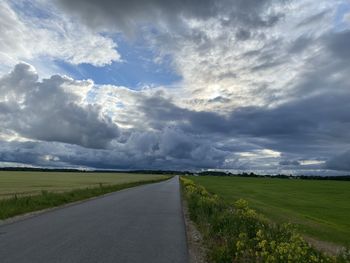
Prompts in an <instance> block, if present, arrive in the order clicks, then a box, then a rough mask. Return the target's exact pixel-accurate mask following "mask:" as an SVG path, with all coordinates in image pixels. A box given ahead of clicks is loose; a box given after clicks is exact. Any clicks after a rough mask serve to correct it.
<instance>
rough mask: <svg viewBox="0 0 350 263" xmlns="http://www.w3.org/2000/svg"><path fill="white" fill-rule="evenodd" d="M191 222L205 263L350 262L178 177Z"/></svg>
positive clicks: (346, 255)
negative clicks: (204, 248)
mask: <svg viewBox="0 0 350 263" xmlns="http://www.w3.org/2000/svg"><path fill="white" fill-rule="evenodd" d="M181 181H182V185H183V189H184V195H185V198H186V199H187V202H188V207H189V212H190V217H191V219H192V220H193V221H194V222H195V223H196V224H197V226H198V228H199V230H200V231H201V232H202V234H203V237H204V240H205V243H206V245H207V248H208V250H209V251H208V257H209V258H208V260H209V262H213V263H214V262H218V263H226V262H227V263H229V262H271V263H279V262H281V263H282V262H283V263H285V262H295V263H303V262H305V263H306V262H350V253H349V251H344V252H343V253H342V254H340V255H338V256H337V257H332V256H328V255H326V254H323V253H321V252H319V251H317V250H316V249H314V248H313V247H311V246H310V245H309V244H308V243H307V242H306V241H305V240H304V239H303V238H302V237H301V235H299V234H298V233H297V232H296V231H295V230H294V229H293V227H292V226H291V225H289V224H282V225H280V224H272V223H271V222H270V221H268V220H267V219H265V218H264V217H263V216H262V215H260V214H258V213H257V212H256V211H255V210H252V209H250V208H249V206H248V203H247V202H246V201H245V200H242V199H240V200H238V201H236V202H235V203H234V204H229V203H227V202H225V201H223V199H221V198H220V197H219V196H217V195H213V194H210V193H209V192H208V191H206V189H205V188H204V187H202V186H199V185H196V184H195V183H194V182H193V181H191V180H189V179H185V178H181Z"/></svg>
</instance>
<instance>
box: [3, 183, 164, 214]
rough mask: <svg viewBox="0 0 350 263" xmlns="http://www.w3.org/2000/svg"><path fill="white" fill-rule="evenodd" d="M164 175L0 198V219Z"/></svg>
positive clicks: (77, 199)
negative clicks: (112, 183) (59, 191)
mask: <svg viewBox="0 0 350 263" xmlns="http://www.w3.org/2000/svg"><path fill="white" fill-rule="evenodd" d="M169 178H170V177H164V178H161V179H153V180H145V181H138V182H130V183H123V184H117V185H102V184H100V185H99V187H93V188H80V189H75V190H71V191H67V192H62V193H55V192H48V191H46V190H43V191H42V192H41V194H39V195H34V196H24V197H17V195H14V196H13V197H12V198H8V199H2V200H0V220H3V219H7V218H10V217H13V216H17V215H21V214H25V213H29V212H33V211H38V210H42V209H46V208H50V207H56V206H60V205H64V204H68V203H72V202H76V201H80V200H84V199H88V198H91V197H95V196H100V195H104V194H107V193H111V192H115V191H119V190H122V189H125V188H130V187H135V186H139V185H143V184H150V183H156V182H160V181H164V180H167V179H169Z"/></svg>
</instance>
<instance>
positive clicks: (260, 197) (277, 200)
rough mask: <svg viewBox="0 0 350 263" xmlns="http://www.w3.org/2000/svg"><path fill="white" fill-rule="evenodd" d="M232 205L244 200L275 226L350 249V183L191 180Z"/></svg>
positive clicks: (222, 178) (253, 179) (232, 178)
mask: <svg viewBox="0 0 350 263" xmlns="http://www.w3.org/2000/svg"><path fill="white" fill-rule="evenodd" d="M190 178H191V179H192V180H193V181H194V182H196V183H199V184H200V185H202V186H204V187H205V188H206V189H207V190H208V191H209V192H211V193H215V194H218V195H219V196H221V197H222V198H224V199H225V200H226V201H228V202H234V201H236V200H237V199H240V198H243V199H245V200H247V201H248V202H249V205H250V207H252V208H254V209H255V210H257V211H259V212H260V213H262V214H263V215H264V216H265V217H267V218H268V219H270V220H271V221H273V222H278V223H284V222H291V223H293V224H295V225H296V226H297V228H298V230H299V232H301V233H303V234H304V235H306V236H308V237H312V238H315V239H317V240H321V241H327V242H331V243H335V244H339V245H345V246H349V245H350V182H349V181H321V180H289V179H277V178H244V177H210V176H199V177H190Z"/></svg>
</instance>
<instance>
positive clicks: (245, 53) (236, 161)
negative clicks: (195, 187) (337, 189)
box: [0, 0, 350, 175]
mask: <svg viewBox="0 0 350 263" xmlns="http://www.w3.org/2000/svg"><path fill="white" fill-rule="evenodd" d="M0 123H1V125H0V166H33V167H51V168H56V167H59V168H63V167H65V168H81V169H90V168H93V169H94V168H95V169H121V170H124V169H162V170H193V171H195V170H208V169H217V170H226V171H234V172H243V171H248V172H257V173H271V174H276V173H292V174H313V175H339V174H349V172H350V132H349V130H350V2H349V1H346V0H319V1H314V0H279V1H277V0H221V1H214V0H200V1H199V0H190V1H188V0H178V1H172V0H149V1H142V0H128V1H120V0H99V1H97V0H75V1H70V0H52V1H48V0H16V1H15V0H3V1H1V2H0Z"/></svg>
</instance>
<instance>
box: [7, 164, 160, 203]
mask: <svg viewBox="0 0 350 263" xmlns="http://www.w3.org/2000/svg"><path fill="white" fill-rule="evenodd" d="M159 178H164V176H162V175H148V174H131V173H74V172H22V171H21V172H13V171H11V172H8V171H0V199H4V198H10V197H13V196H14V195H15V194H16V195H17V196H26V195H36V194H40V193H41V191H43V190H44V191H49V192H65V191H70V190H72V189H78V188H86V187H98V186H100V184H102V185H103V186H106V185H116V184H124V183H132V182H138V181H146V180H153V179H159Z"/></svg>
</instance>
